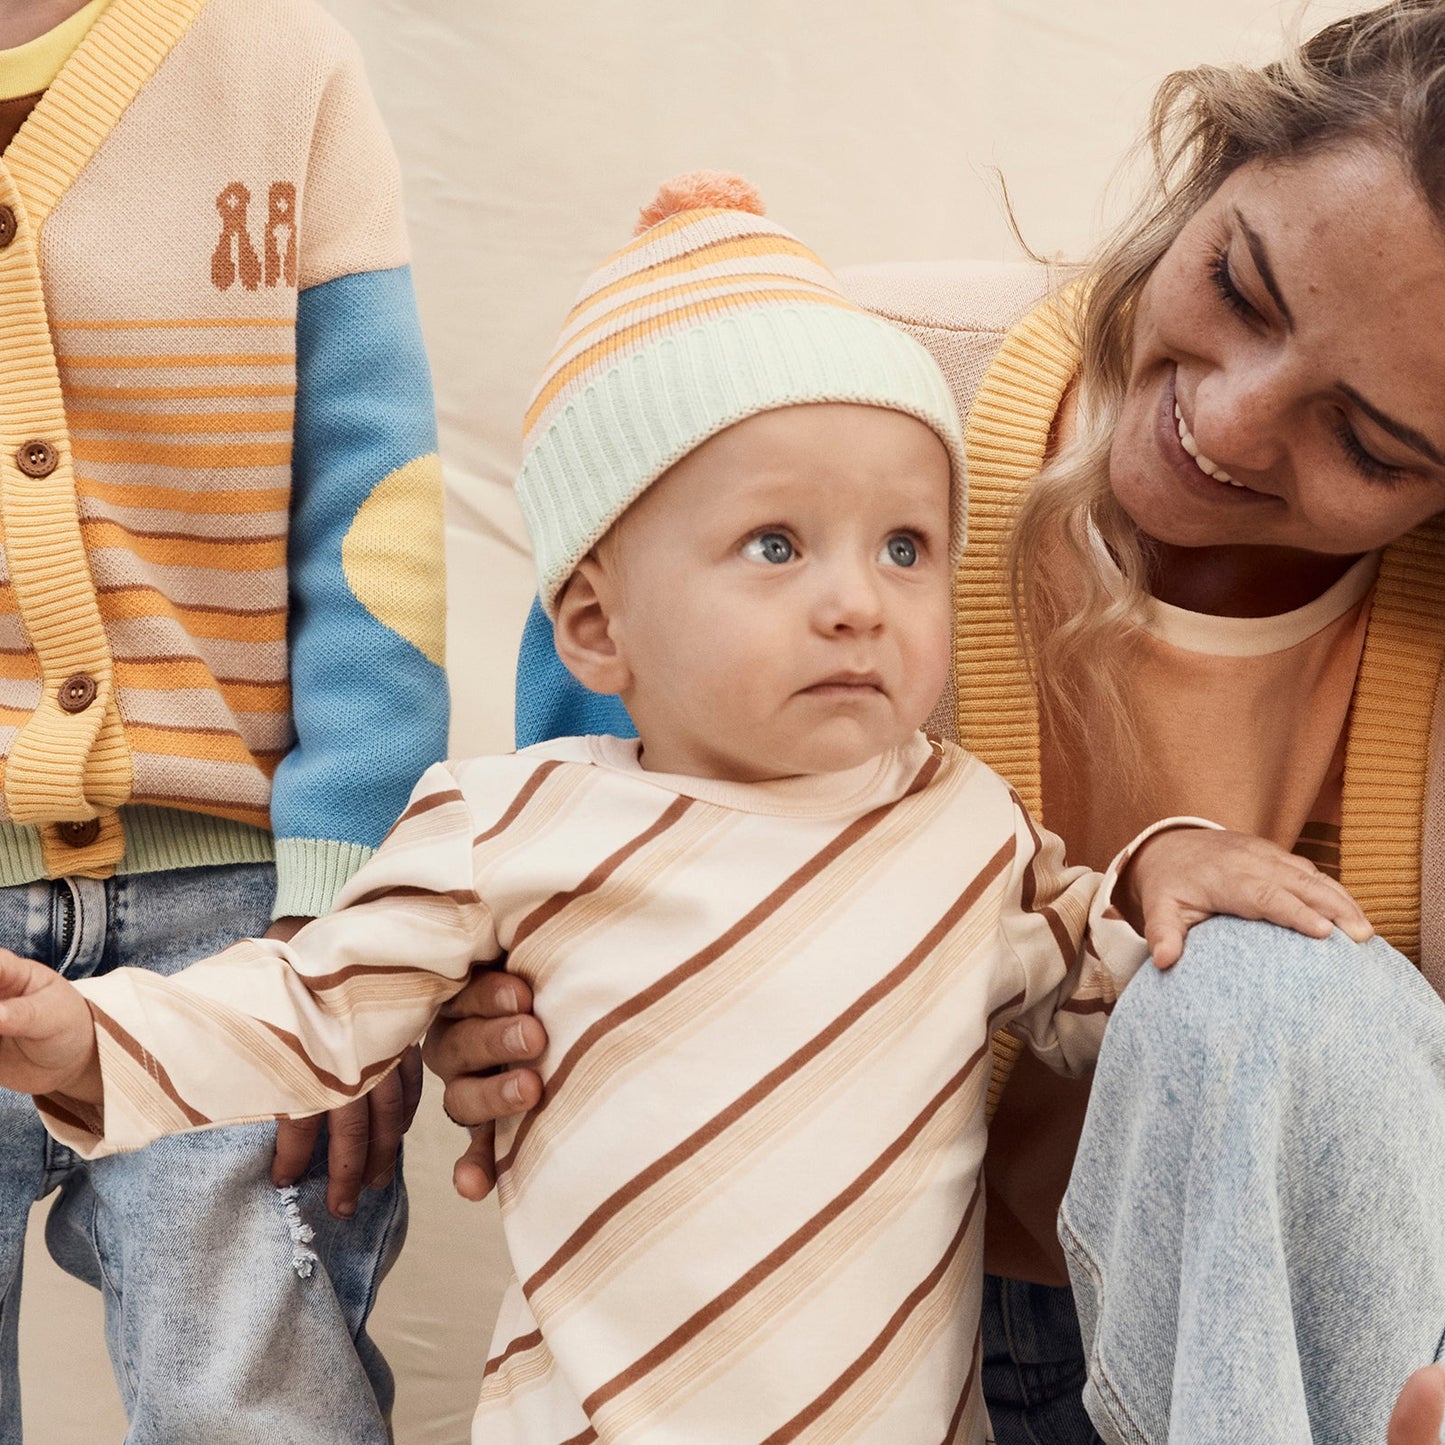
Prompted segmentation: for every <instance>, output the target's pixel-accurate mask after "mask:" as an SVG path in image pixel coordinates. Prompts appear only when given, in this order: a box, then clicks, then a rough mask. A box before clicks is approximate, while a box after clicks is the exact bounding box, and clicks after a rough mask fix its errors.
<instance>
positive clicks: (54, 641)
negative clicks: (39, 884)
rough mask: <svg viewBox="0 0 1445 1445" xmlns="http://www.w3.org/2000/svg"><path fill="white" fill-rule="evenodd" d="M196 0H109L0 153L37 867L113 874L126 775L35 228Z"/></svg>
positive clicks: (2, 476)
mask: <svg viewBox="0 0 1445 1445" xmlns="http://www.w3.org/2000/svg"><path fill="white" fill-rule="evenodd" d="M203 5H204V0H113V3H112V4H111V6H110V7H109V8H108V9H107V10H106V12H105V13H104V14H103V15H102V16H101V17H100V19H99V20H98V21H97V22H96V23H95V25H94V26H93V27H92V29H91V30H90V32H89V33H88V34H87V36H86V37H85V39H84V40H83V41H82V42H81V44H80V46H79V47H78V48H77V49H76V51H75V52H74V53H73V54H72V55H71V57H70V59H69V60H68V61H67V62H66V63H65V65H64V67H63V68H62V69H61V71H60V73H59V75H57V76H56V78H55V80H54V82H53V83H52V84H51V86H50V87H49V89H48V90H47V91H46V93H45V95H44V96H43V97H42V98H41V100H40V102H39V104H38V105H37V106H36V107H35V109H34V111H32V112H31V115H30V117H29V119H28V120H27V121H26V123H25V125H24V126H23V127H22V128H21V130H20V132H19V134H17V136H16V137H15V139H14V141H12V142H11V145H10V147H9V149H8V150H7V151H6V153H5V156H4V159H3V160H0V204H4V205H7V206H9V207H10V208H11V209H12V210H13V211H14V213H15V216H16V224H17V230H16V235H15V239H14V241H13V242H12V243H11V244H10V245H9V246H8V247H7V248H5V250H4V251H0V365H3V368H4V384H3V386H0V523H3V527H4V541H5V553H6V560H7V563H8V565H9V570H10V577H11V585H12V587H13V589H14V595H15V601H16V605H17V608H18V609H19V612H20V616H21V620H22V621H23V623H24V625H25V631H26V634H27V636H28V637H29V639H30V643H31V646H32V647H33V648H34V651H35V655H36V659H37V661H38V663H39V667H40V672H41V678H42V683H41V696H40V702H39V705H38V706H37V708H36V710H35V712H34V714H33V715H32V716H31V718H30V720H29V721H28V722H27V723H26V724H25V725H24V726H23V727H22V728H21V729H20V731H19V733H18V734H17V736H16V738H15V741H14V743H13V744H12V746H11V748H10V753H9V756H8V758H7V759H6V762H5V769H4V796H5V803H6V807H7V808H8V810H9V812H10V815H11V817H12V818H13V819H14V820H15V821H16V822H18V823H36V824H40V825H41V839H42V849H43V858H44V863H45V867H46V871H47V872H48V873H50V874H51V875H52V876H54V875H59V874H65V873H70V874H80V875H84V876H90V877H104V876H106V875H108V874H110V873H111V872H113V871H114V869H115V865H116V863H117V862H119V860H120V858H121V857H122V855H123V853H124V851H125V840H124V836H123V834H122V831H121V825H120V820H119V818H118V817H117V815H116V809H118V808H119V807H120V806H121V804H123V803H124V802H125V801H126V800H127V799H128V798H129V797H130V792H131V780H132V775H131V759H130V749H129V747H128V745H127V743H126V739H125V729H124V725H123V723H122V720H121V717H120V712H119V709H118V708H117V706H116V701H115V685H114V665H113V661H112V658H111V653H110V647H109V644H108V642H107V640H106V634H105V627H104V624H103V622H102V620H101V616H100V610H99V607H98V605H97V602H96V596H95V587H94V583H93V581H92V578H91V575H90V567H89V563H88V561H87V558H86V553H85V544H84V540H83V538H82V535H81V529H80V518H79V513H78V510H77V506H76V496H75V476H74V473H73V471H72V466H71V449H70V437H69V433H68V430H67V428H66V420H65V407H64V402H63V400H62V397H61V391H60V377H59V372H58V369H57V366H56V361H55V352H54V348H53V346H52V344H51V338H50V328H49V321H48V318H47V315H46V310H45V297H44V292H43V289H42V284H41V277H40V263H39V244H40V231H41V228H42V227H43V225H44V224H45V220H46V218H47V217H48V216H49V215H50V213H51V212H52V211H53V210H54V208H55V206H56V205H57V204H58V202H59V201H60V199H61V197H62V196H63V195H64V194H65V192H66V190H67V189H68V188H69V186H70V185H71V183H72V182H73V181H74V180H75V178H76V177H77V176H78V175H79V174H80V172H81V170H82V169H83V168H84V166H85V165H86V163H87V162H88V161H89V160H90V158H91V156H92V155H94V154H95V151H96V150H97V149H98V148H99V146H100V145H101V143H102V142H103V141H104V140H105V138H106V137H107V136H108V135H109V134H110V132H111V131H112V130H113V129H114V127H115V124H116V122H117V121H118V120H119V119H120V116H121V114H122V113H123V112H124V110H125V108H126V107H127V106H128V105H129V104H130V102H131V101H132V100H133V99H134V98H135V96H136V94H137V92H138V91H139V90H140V89H141V87H142V86H143V85H144V84H145V83H146V81H147V80H149V79H150V77H151V76H152V75H153V74H154V73H155V70H156V67H157V66H158V65H159V64H160V63H161V61H162V60H164V59H165V57H166V55H168V54H169V53H170V50H171V48H172V46H174V44H175V43H176V41H177V40H179V39H180V37H181V36H182V35H183V34H184V33H185V31H186V29H187V28H188V27H189V26H190V24H191V22H192V21H193V20H194V19H195V17H196V15H197V14H199V13H200V10H201V9H202V7H203ZM34 440H40V441H44V442H46V443H48V444H49V445H50V446H52V447H54V448H55V449H56V452H57V454H58V460H57V463H56V466H55V467H54V469H53V470H52V471H50V472H49V474H48V475H46V476H42V477H33V476H29V475H27V474H26V473H25V472H24V471H22V470H21V468H20V466H19V464H18V462H17V460H16V454H17V452H18V451H19V449H20V448H21V447H22V446H23V445H24V444H25V443H27V442H30V441H34ZM76 674H85V675H86V676H88V677H90V678H91V679H92V680H93V681H94V683H95V689H96V691H95V699H94V701H93V702H92V703H91V704H90V706H89V707H87V708H86V709H85V710H84V711H82V712H78V713H69V712H66V711H65V710H64V709H63V708H62V707H61V706H60V702H59V690H60V687H61V685H62V684H63V683H64V682H65V680H66V679H67V678H68V677H73V676H74V675H76ZM90 818H99V820H100V830H99V833H98V834H97V836H96V838H95V839H94V841H92V842H90V843H88V844H86V845H85V846H83V847H78V848H77V847H74V846H72V845H70V844H68V843H67V842H65V840H64V838H63V836H62V834H61V832H60V830H59V829H58V828H57V827H56V826H55V824H56V823H57V822H61V821H80V820H86V819H90Z"/></svg>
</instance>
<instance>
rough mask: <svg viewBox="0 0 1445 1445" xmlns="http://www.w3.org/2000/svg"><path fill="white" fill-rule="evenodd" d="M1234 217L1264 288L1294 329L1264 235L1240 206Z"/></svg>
mask: <svg viewBox="0 0 1445 1445" xmlns="http://www.w3.org/2000/svg"><path fill="white" fill-rule="evenodd" d="M1234 219H1235V221H1236V223H1237V224H1238V226H1239V229H1240V230H1241V231H1243V232H1244V239H1245V243H1246V244H1247V245H1248V246H1249V254H1250V255H1251V256H1253V257H1254V269H1255V270H1256V271H1258V272H1259V279H1260V280H1261V281H1263V282H1264V289H1265V290H1266V291H1268V292H1269V294H1270V295H1271V296H1272V297H1273V298H1274V304H1275V305H1276V306H1278V307H1279V314H1280V315H1281V316H1283V317H1284V324H1285V325H1286V326H1287V327H1288V328H1289V329H1290V330H1291V331H1293V330H1294V316H1293V314H1292V313H1291V311H1290V309H1289V305H1288V303H1287V302H1286V301H1285V299H1284V293H1283V292H1282V291H1281V290H1280V289H1279V282H1278V281H1277V280H1276V279H1275V274H1274V267H1272V266H1271V265H1270V264H1269V252H1268V251H1267V250H1266V249H1265V245H1264V239H1263V237H1261V236H1260V234H1259V232H1257V231H1256V230H1255V229H1254V227H1253V226H1251V225H1250V224H1249V222H1248V221H1246V220H1245V219H1244V212H1243V211H1241V210H1240V209H1239V207H1238V206H1235V207H1234Z"/></svg>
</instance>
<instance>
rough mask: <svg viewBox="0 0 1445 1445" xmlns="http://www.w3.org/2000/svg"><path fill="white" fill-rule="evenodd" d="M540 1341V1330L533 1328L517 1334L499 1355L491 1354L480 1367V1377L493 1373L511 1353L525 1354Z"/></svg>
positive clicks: (505, 1361) (508, 1358)
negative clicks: (528, 1331)
mask: <svg viewBox="0 0 1445 1445" xmlns="http://www.w3.org/2000/svg"><path fill="white" fill-rule="evenodd" d="M541 1343H542V1331H541V1330H533V1331H532V1332H531V1333H530V1334H526V1335H518V1336H517V1338H516V1339H515V1340H513V1341H512V1343H511V1344H509V1345H508V1346H507V1348H506V1349H505V1350H503V1351H502V1353H501V1354H500V1355H493V1356H492V1358H491V1359H490V1360H488V1361H487V1363H486V1364H485V1365H484V1366H483V1367H482V1379H484V1380H485V1379H486V1378H487V1376H488V1375H495V1374H496V1373H497V1371H498V1370H500V1369H501V1368H502V1366H503V1365H505V1364H506V1363H507V1361H508V1360H510V1359H511V1358H512V1356H513V1355H521V1354H525V1353H526V1351H528V1350H535V1349H536V1348H537V1346H538V1345H540V1344H541Z"/></svg>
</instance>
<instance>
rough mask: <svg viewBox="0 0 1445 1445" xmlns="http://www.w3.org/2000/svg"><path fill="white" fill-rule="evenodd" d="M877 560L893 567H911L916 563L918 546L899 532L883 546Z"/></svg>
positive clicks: (910, 538)
mask: <svg viewBox="0 0 1445 1445" xmlns="http://www.w3.org/2000/svg"><path fill="white" fill-rule="evenodd" d="M878 560H879V561H880V562H888V563H891V564H892V565H893V566H894V567H912V566H913V564H914V563H915V562H917V561H918V544H917V543H916V542H915V541H914V540H913V538H912V537H909V536H907V535H905V534H904V533H902V532H899V533H898V534H897V535H896V536H892V537H890V538H889V539H888V540H887V541H886V542H885V543H884V544H883V550H882V552H880V553H879V555H878Z"/></svg>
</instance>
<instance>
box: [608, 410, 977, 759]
mask: <svg viewBox="0 0 1445 1445" xmlns="http://www.w3.org/2000/svg"><path fill="white" fill-rule="evenodd" d="M948 524H949V463H948V453H947V451H946V450H945V448H944V446H943V443H942V442H941V441H940V440H939V439H938V437H937V436H936V435H935V434H934V432H933V431H932V430H931V429H930V428H929V427H927V426H926V425H924V423H922V422H920V421H917V420H915V419H914V418H913V417H910V416H905V415H904V414H902V413H901V412H895V411H885V410H883V409H881V408H878V407H871V406H855V405H832V404H830V405H816V406H796V407H789V408H786V409H784V410H781V411H774V412H766V413H764V414H762V415H760V416H755V417H751V418H749V419H748V420H746V421H743V422H740V423H738V424H737V425H736V426H732V427H730V428H728V429H727V430H726V431H724V432H720V433H719V434H718V435H717V436H715V437H713V438H711V439H710V440H709V441H707V442H706V443H704V444H703V445H702V446H700V447H699V448H698V449H697V450H696V451H694V452H692V453H690V454H689V455H688V456H687V457H685V458H684V459H683V460H682V461H681V462H679V463H678V464H677V465H676V466H675V467H673V468H672V470H671V471H670V472H669V473H668V474H667V475H666V476H665V477H663V478H662V479H661V480H660V481H659V482H658V483H657V484H656V485H655V486H653V487H652V488H651V489H650V490H649V491H648V492H647V494H646V495H645V496H643V497H642V498H641V499H640V500H639V501H638V502H637V503H636V505H635V506H634V507H633V508H632V509H631V510H630V511H629V512H628V513H627V514H626V516H625V517H624V518H623V519H622V521H621V523H619V525H618V527H617V528H616V529H615V530H614V532H613V534H612V535H611V536H610V537H609V538H608V539H607V542H606V544H605V545H604V547H603V548H602V549H601V552H600V561H601V565H602V566H603V567H604V569H606V570H607V571H608V573H609V574H610V575H611V578H612V581H613V583H614V584H615V588H616V592H615V605H614V606H613V608H612V615H611V626H610V629H609V633H610V636H611V638H612V641H613V643H614V644H615V645H616V647H617V649H618V651H619V653H620V655H621V657H622V658H623V659H624V660H625V662H626V664H627V668H628V670H629V672H630V674H631V678H632V683H631V686H630V687H628V688H626V689H624V690H623V693H622V697H623V701H624V702H625V703H626V704H627V707H628V710H629V711H630V712H631V714H632V716H633V719H634V720H635V721H636V723H637V726H638V732H639V734H640V735H641V737H642V742H643V763H644V765H645V766H646V767H648V768H650V769H652V770H654V771H658V772H678V773H689V774H692V775H694V776H701V777H714V778H727V779H732V780H735V781H741V782H753V781H758V780H761V779H766V778H778V777H791V776H794V775H797V774H800V773H821V772H833V771H838V770H840V769H844V768H850V767H855V766H857V765H858V764H860V763H863V762H865V761H866V760H867V759H869V758H870V757H874V756H876V755H877V754H879V753H881V752H884V751H885V750H887V749H888V748H890V747H893V746H895V745H896V744H898V743H900V742H902V741H904V740H905V739H906V738H907V737H908V736H909V735H910V734H911V733H912V732H914V731H915V730H916V729H917V728H918V727H919V726H920V725H921V724H922V723H923V721H924V719H925V718H927V716H928V714H929V712H930V710H931V709H932V707H933V704H934V703H935V702H936V701H937V699H938V696H939V694H940V693H941V692H942V690H943V685H944V681H945V678H946V676H947V669H948V665H949V637H950V612H951V597H950V586H949V583H950V569H949V560H948V542H949V526H948Z"/></svg>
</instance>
